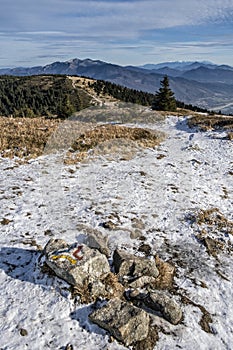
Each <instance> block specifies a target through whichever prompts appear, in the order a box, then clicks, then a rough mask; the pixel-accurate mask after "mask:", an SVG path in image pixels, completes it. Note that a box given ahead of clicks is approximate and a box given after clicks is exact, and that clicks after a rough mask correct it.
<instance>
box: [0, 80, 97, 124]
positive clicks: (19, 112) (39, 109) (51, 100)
mask: <svg viewBox="0 0 233 350" xmlns="http://www.w3.org/2000/svg"><path fill="white" fill-rule="evenodd" d="M90 99H91V98H90V96H89V95H88V94H86V93H85V91H83V90H81V89H76V88H74V87H73V85H72V82H71V80H70V79H69V78H67V77H66V76H57V75H54V76H52V75H48V76H31V77H13V76H1V77H0V115H3V116H10V115H12V116H14V117H17V116H19V117H34V116H54V115H55V116H58V117H67V116H69V115H71V114H72V113H73V112H75V111H79V110H81V109H83V108H85V107H88V106H89V102H90Z"/></svg>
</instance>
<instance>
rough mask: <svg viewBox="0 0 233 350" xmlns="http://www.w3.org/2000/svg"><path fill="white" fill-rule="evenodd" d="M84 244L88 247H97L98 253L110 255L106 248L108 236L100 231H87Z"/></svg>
mask: <svg viewBox="0 0 233 350" xmlns="http://www.w3.org/2000/svg"><path fill="white" fill-rule="evenodd" d="M86 244H87V245H88V247H90V248H94V249H98V250H99V251H100V253H102V254H104V255H106V256H107V257H109V256H110V254H111V252H110V249H109V248H108V245H107V244H108V237H106V236H104V235H103V234H102V233H101V232H100V231H97V230H95V231H93V233H89V234H88V236H87V241H86Z"/></svg>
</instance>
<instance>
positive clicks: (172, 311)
mask: <svg viewBox="0 0 233 350" xmlns="http://www.w3.org/2000/svg"><path fill="white" fill-rule="evenodd" d="M129 297H130V299H131V300H132V301H133V302H134V303H135V304H136V305H137V306H140V307H143V308H144V307H146V308H149V309H151V310H153V311H159V312H161V314H162V316H163V317H164V318H165V319H166V320H167V321H169V322H170V323H172V324H174V325H176V324H178V323H179V322H181V320H182V318H183V313H182V310H181V308H180V306H179V305H178V304H177V302H176V301H175V300H173V299H172V296H171V295H168V294H167V293H166V292H165V291H155V290H154V291H151V292H149V293H140V292H135V291H132V292H131V293H130V294H129Z"/></svg>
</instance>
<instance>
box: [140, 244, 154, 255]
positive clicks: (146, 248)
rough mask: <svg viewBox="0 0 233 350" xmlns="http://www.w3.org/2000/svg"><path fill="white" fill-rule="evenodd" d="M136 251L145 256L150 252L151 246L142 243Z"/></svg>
mask: <svg viewBox="0 0 233 350" xmlns="http://www.w3.org/2000/svg"><path fill="white" fill-rule="evenodd" d="M138 251H139V252H142V253H144V254H145V255H146V256H149V255H150V254H151V246H150V245H149V244H145V243H143V244H141V245H140V247H139V248H138Z"/></svg>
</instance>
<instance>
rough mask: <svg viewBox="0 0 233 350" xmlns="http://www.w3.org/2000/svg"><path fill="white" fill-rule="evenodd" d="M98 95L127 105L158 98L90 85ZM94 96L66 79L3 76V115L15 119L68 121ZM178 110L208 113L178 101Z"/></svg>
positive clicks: (0, 98) (101, 84) (96, 83)
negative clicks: (110, 97)
mask: <svg viewBox="0 0 233 350" xmlns="http://www.w3.org/2000/svg"><path fill="white" fill-rule="evenodd" d="M89 86H90V87H92V88H93V89H94V91H95V92H96V93H97V95H99V94H100V93H101V94H107V95H110V96H112V97H114V98H116V99H119V100H121V101H124V102H131V103H137V104H141V105H144V106H151V105H152V103H153V100H154V98H155V95H154V94H151V93H147V92H143V91H138V90H134V89H129V88H127V87H124V86H121V85H116V84H113V83H111V82H108V81H104V80H97V81H93V83H91V82H90V83H89ZM90 101H91V96H90V95H89V94H87V93H86V92H85V90H83V89H81V88H74V87H73V85H72V81H71V80H70V79H69V78H68V77H66V76H65V75H43V76H40V75H36V76H27V77H15V76H0V115H2V116H13V117H18V116H19V117H37V116H46V117H54V116H56V117H59V118H66V117H69V116H70V115H72V113H74V112H76V111H80V110H81V109H83V108H87V107H88V106H90ZM177 107H180V108H186V109H190V110H193V111H197V112H208V110H206V109H203V108H199V107H196V106H192V105H187V104H185V103H183V102H179V101H177Z"/></svg>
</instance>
